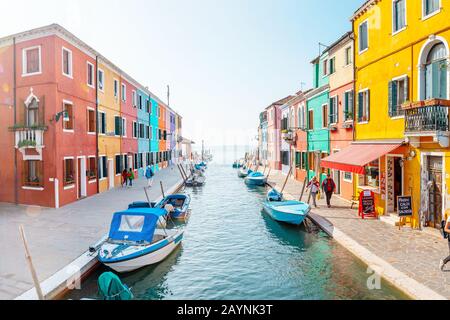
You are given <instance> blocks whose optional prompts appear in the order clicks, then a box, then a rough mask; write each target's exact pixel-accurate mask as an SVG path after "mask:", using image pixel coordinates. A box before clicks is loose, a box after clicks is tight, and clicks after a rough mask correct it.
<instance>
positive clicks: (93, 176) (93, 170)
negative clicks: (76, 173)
mask: <svg viewBox="0 0 450 320" xmlns="http://www.w3.org/2000/svg"><path fill="white" fill-rule="evenodd" d="M86 171H87V172H86V173H87V177H88V179H89V181H92V180H97V162H96V161H95V157H89V158H88V162H87V170H86Z"/></svg>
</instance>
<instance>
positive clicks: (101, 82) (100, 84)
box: [97, 69, 105, 91]
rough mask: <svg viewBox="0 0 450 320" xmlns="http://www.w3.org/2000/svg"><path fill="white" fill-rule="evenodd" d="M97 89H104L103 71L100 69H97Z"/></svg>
mask: <svg viewBox="0 0 450 320" xmlns="http://www.w3.org/2000/svg"><path fill="white" fill-rule="evenodd" d="M97 79H98V90H100V91H103V90H104V89H105V73H104V72H103V70H102V69H98V76H97Z"/></svg>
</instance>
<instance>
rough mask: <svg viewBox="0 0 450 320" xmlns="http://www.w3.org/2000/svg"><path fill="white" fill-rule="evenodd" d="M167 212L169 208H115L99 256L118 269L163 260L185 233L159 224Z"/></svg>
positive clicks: (112, 267) (120, 270)
mask: <svg viewBox="0 0 450 320" xmlns="http://www.w3.org/2000/svg"><path fill="white" fill-rule="evenodd" d="M166 215H167V211H166V210H165V209H161V208H134V209H128V210H126V211H122V212H116V213H115V214H114V216H113V219H112V222H111V227H110V231H109V237H108V239H107V240H106V242H105V243H104V244H103V245H102V246H101V248H100V250H99V253H98V260H99V261H100V262H101V263H103V264H104V265H105V266H107V267H109V268H111V269H113V270H115V271H117V272H130V271H134V270H137V269H139V268H142V267H145V266H148V265H152V264H155V263H159V262H161V261H162V260H164V259H165V258H166V257H167V256H168V255H169V254H171V253H172V252H173V251H174V250H175V248H176V247H178V245H179V244H180V243H181V241H182V239H183V233H184V231H183V230H181V229H171V230H167V229H164V228H157V225H158V221H159V220H161V219H162V218H163V217H164V216H166Z"/></svg>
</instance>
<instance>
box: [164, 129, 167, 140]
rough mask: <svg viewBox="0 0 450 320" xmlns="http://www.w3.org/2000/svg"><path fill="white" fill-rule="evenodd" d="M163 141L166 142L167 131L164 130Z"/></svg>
mask: <svg viewBox="0 0 450 320" xmlns="http://www.w3.org/2000/svg"><path fill="white" fill-rule="evenodd" d="M164 140H167V131H166V130H164Z"/></svg>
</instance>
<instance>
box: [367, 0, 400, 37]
mask: <svg viewBox="0 0 450 320" xmlns="http://www.w3.org/2000/svg"><path fill="white" fill-rule="evenodd" d="M396 1H398V0H392V36H395V35H396V34H398V33H400V32H402V31H404V30H405V29H406V28H407V27H408V15H407V13H408V1H407V0H404V1H405V26H404V27H403V28H400V29H398V30H395V2H396ZM367 30H369V29H367ZM367 39H369V38H367ZM367 44H369V41H367Z"/></svg>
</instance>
